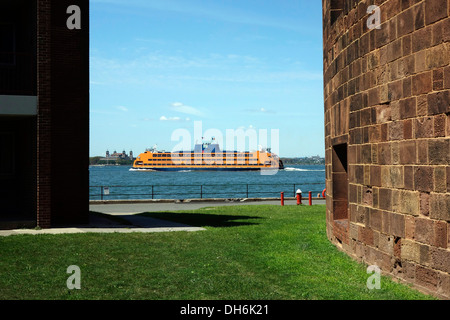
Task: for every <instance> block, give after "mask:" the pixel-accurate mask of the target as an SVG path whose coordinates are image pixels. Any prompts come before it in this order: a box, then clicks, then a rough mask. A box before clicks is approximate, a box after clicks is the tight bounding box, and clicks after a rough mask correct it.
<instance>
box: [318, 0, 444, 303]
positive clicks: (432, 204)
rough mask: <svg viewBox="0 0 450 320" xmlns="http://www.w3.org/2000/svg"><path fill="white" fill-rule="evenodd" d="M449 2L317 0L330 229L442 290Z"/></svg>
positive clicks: (341, 243) (403, 274)
mask: <svg viewBox="0 0 450 320" xmlns="http://www.w3.org/2000/svg"><path fill="white" fill-rule="evenodd" d="M370 5H376V6H377V7H372V8H369V6H370ZM449 12H450V1H449V0H414V1H413V0H409V1H408V0H371V1H369V0H323V35H324V37H323V42H324V99H325V137H326V138H325V144H326V184H327V234H328V237H329V239H330V240H331V241H332V242H333V243H334V244H335V245H336V246H338V247H339V248H340V249H341V250H343V251H345V252H346V253H348V254H349V255H350V256H352V257H354V258H355V259H357V260H359V261H363V262H365V263H367V264H376V265H378V266H379V267H380V268H381V270H382V272H384V273H388V274H391V275H393V276H395V277H397V278H398V279H402V280H404V281H405V282H408V283H413V284H414V285H415V286H416V287H417V288H419V289H421V290H423V291H425V292H428V293H433V294H435V295H437V296H439V297H444V298H450V18H449V15H450V14H449ZM375 18H379V19H378V22H379V24H378V25H379V27H378V28H377V27H374V26H375V25H376V24H374V21H375V22H376V21H377V20H376V19H375ZM368 20H369V22H368ZM378 25H377V26H378Z"/></svg>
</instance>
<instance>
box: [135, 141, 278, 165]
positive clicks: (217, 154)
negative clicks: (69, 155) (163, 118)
mask: <svg viewBox="0 0 450 320" xmlns="http://www.w3.org/2000/svg"><path fill="white" fill-rule="evenodd" d="M261 169H280V170H281V169H284V166H283V162H282V161H281V160H280V158H279V157H278V155H276V154H275V153H272V152H271V149H270V148H266V149H264V148H261V149H260V150H258V151H251V152H250V151H245V152H239V151H225V150H221V149H220V147H219V144H217V143H215V142H214V138H213V140H212V142H205V143H201V144H196V145H195V147H194V150H192V151H175V152H165V151H158V150H157V148H156V147H153V148H151V149H147V150H146V151H145V152H144V153H141V154H140V155H139V156H138V157H137V158H136V160H135V161H134V164H133V168H131V169H130V170H132V171H184V170H203V171H208V170H210V171H249V170H261Z"/></svg>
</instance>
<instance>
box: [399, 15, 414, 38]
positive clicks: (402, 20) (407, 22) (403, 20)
mask: <svg viewBox="0 0 450 320" xmlns="http://www.w3.org/2000/svg"><path fill="white" fill-rule="evenodd" d="M414 25H415V23H414V9H413V8H409V9H407V10H405V11H403V12H402V13H400V14H399V15H398V17H397V36H398V37H401V36H403V35H405V34H408V33H411V32H413V31H414Z"/></svg>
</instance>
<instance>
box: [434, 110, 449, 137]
mask: <svg viewBox="0 0 450 320" xmlns="http://www.w3.org/2000/svg"><path fill="white" fill-rule="evenodd" d="M446 120H447V116H446V115H445V114H439V115H436V116H435V117H434V137H436V138H438V137H445V130H446V125H445V123H446Z"/></svg>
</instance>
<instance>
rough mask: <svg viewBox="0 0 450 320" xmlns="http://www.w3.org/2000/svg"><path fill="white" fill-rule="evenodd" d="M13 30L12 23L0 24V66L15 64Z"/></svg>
mask: <svg viewBox="0 0 450 320" xmlns="http://www.w3.org/2000/svg"><path fill="white" fill-rule="evenodd" d="M15 51H16V48H15V28H14V25H13V24H12V23H8V24H0V65H1V64H3V65H5V64H6V65H11V64H15V62H16V61H15Z"/></svg>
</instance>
